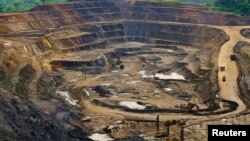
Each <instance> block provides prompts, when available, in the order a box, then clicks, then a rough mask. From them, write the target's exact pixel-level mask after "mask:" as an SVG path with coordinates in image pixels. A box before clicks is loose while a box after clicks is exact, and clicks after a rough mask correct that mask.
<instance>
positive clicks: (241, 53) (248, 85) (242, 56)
mask: <svg viewBox="0 0 250 141" xmlns="http://www.w3.org/2000/svg"><path fill="white" fill-rule="evenodd" d="M249 47H250V44H248V43H245V42H241V43H238V44H237V46H236V47H235V49H234V50H235V52H236V54H237V55H238V56H237V58H238V59H237V62H238V65H239V68H240V71H241V77H240V79H239V80H238V83H239V85H240V87H241V90H242V94H243V96H244V99H245V100H246V101H247V103H248V104H249V103H250V77H249V76H250V71H249V69H250V66H249V60H250V54H249V51H250V50H249Z"/></svg>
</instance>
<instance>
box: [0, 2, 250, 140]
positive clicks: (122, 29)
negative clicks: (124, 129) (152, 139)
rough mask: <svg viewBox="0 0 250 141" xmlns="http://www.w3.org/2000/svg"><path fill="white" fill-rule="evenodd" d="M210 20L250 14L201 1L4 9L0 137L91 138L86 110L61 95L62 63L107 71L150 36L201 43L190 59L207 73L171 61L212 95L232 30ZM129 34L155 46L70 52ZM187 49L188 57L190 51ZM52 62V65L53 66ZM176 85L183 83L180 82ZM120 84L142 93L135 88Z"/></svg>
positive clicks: (231, 20)
mask: <svg viewBox="0 0 250 141" xmlns="http://www.w3.org/2000/svg"><path fill="white" fill-rule="evenodd" d="M178 23H182V24H178ZM205 24H211V25H249V24H250V19H249V18H242V19H239V18H238V17H236V16H232V15H227V14H216V13H212V12H208V11H206V8H204V7H202V6H186V5H166V4H160V3H150V2H144V1H137V2H135V3H134V4H133V5H131V4H130V3H126V1H125V0H74V1H72V2H70V3H66V4H58V5H43V6H39V7H37V8H34V9H33V10H31V11H30V12H26V13H19V14H3V15H0V126H1V129H0V139H3V140H8V141H9V140H25V141H28V140H37V141H44V140H48V141H62V140H67V141H71V140H72V141H74V140H84V141H88V140H91V139H89V138H88V136H89V130H91V129H89V128H90V127H86V128H84V129H83V128H81V127H84V126H82V125H81V123H79V121H80V118H81V116H82V115H83V112H84V111H82V109H78V108H77V107H73V106H71V107H70V105H66V104H65V103H63V101H62V100H59V99H58V98H56V96H55V94H56V90H57V89H58V88H59V87H60V86H61V84H63V83H65V81H64V79H63V76H62V74H61V73H60V69H58V68H60V67H62V68H69V69H72V68H73V69H76V68H77V69H83V67H86V68H87V71H90V72H91V71H92V74H97V73H102V72H103V71H104V69H105V67H107V66H108V65H111V66H112V65H114V62H115V59H114V60H113V59H112V58H116V59H117V58H119V57H122V56H130V55H131V54H129V52H131V51H133V52H136V53H134V54H137V53H138V54H139V53H140V51H145V52H146V51H148V49H149V48H151V47H152V46H150V44H156V45H158V47H159V48H160V47H161V48H168V49H169V48H170V46H182V47H183V48H189V47H192V48H194V49H200V50H199V54H198V55H197V54H195V55H194V56H193V58H191V60H193V62H192V63H193V64H196V62H199V66H198V67H197V69H196V70H195V71H196V73H197V74H199V75H201V76H204V77H203V78H202V79H201V78H199V79H198V77H195V76H194V77H191V76H192V73H191V72H190V70H188V69H186V67H187V65H188V64H184V63H177V64H173V65H169V66H170V67H172V68H175V69H179V68H183V70H182V73H187V74H190V75H189V76H190V78H189V77H188V78H187V79H188V80H189V81H195V82H196V83H200V82H205V83H204V84H206V88H208V86H209V87H210V86H211V87H212V88H210V89H209V88H208V89H204V86H203V87H202V86H200V87H198V86H197V87H196V90H197V91H198V92H203V91H204V90H206V93H203V95H201V97H202V99H203V100H204V101H206V100H208V99H210V98H211V97H213V96H211V95H209V94H211V93H214V92H216V91H217V89H218V88H217V85H215V84H216V75H215V74H213V73H214V72H215V69H216V66H212V65H213V64H215V62H216V61H217V60H216V58H217V57H216V56H217V55H218V51H219V47H220V46H221V45H222V44H223V43H224V42H225V41H226V40H228V37H227V35H226V34H225V33H224V32H223V31H221V30H218V29H215V28H213V27H210V26H206V25H205ZM247 32H248V31H247ZM246 37H248V33H246ZM125 42H141V43H145V44H148V46H147V48H146V49H145V50H141V49H135V48H131V49H117V50H113V51H112V53H110V52H108V53H104V55H103V56H102V58H97V59H96V58H95V57H93V56H92V55H89V56H88V54H87V53H86V54H84V55H86V56H87V57H86V56H85V57H86V58H87V59H86V58H85V59H83V58H81V57H80V58H79V57H78V56H71V57H72V58H71V60H69V59H68V58H67V55H70V53H77V52H80V51H85V52H87V51H93V50H94V49H104V48H108V47H110V45H113V44H121V43H125ZM180 55H181V57H182V58H184V57H185V55H186V54H185V53H182V54H180ZM58 56H60V57H58ZM131 56H132V55H131ZM203 56H207V57H203ZM57 57H58V58H60V59H57ZM63 58H66V59H65V60H64V59H63ZM192 63H191V64H192ZM50 65H52V69H49V68H50V67H51V66H50ZM41 66H43V68H41ZM200 66H205V67H204V68H201V67H200ZM46 68H47V69H46ZM93 68H94V69H93ZM207 68H208V69H207ZM167 69H168V68H167ZM93 70H94V71H93ZM84 71H85V70H84ZM167 71H168V70H166V72H167ZM210 76H211V77H210ZM208 77H210V78H209V79H207V78H208ZM247 80H249V79H247ZM166 83H168V82H166ZM166 83H165V82H161V83H160V84H159V85H164V84H166ZM34 84H35V85H34ZM212 84H214V85H212ZM176 85H177V86H178V87H180V86H179V85H178V83H177V84H176ZM95 91H96V92H99V93H100V94H102V95H101V96H104V97H108V96H111V92H110V91H108V90H107V89H106V88H105V87H104V86H98V87H95ZM117 91H120V92H124V91H129V92H131V93H135V94H138V93H139V92H137V90H136V89H130V90H122V89H121V90H117ZM248 92H249V91H248ZM96 102H98V101H96ZM99 103H100V102H99ZM100 104H105V103H100ZM108 106H109V105H108ZM111 106H112V105H111ZM114 108H116V107H114ZM162 111H171V110H168V109H166V110H164V109H163V110H162ZM149 112H151V109H150V111H149ZM175 112H183V111H180V110H177V111H175ZM118 140H119V141H123V140H124V141H126V140H130V141H133V140H135V141H140V140H143V139H141V138H140V137H131V138H126V139H118Z"/></svg>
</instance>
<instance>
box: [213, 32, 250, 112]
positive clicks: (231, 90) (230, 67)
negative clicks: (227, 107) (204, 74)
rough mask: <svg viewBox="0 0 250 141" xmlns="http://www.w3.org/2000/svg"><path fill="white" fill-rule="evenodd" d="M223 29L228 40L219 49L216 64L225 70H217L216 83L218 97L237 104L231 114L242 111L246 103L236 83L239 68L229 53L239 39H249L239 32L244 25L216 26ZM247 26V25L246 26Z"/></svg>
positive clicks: (246, 40)
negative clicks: (218, 88) (218, 91)
mask: <svg viewBox="0 0 250 141" xmlns="http://www.w3.org/2000/svg"><path fill="white" fill-rule="evenodd" d="M216 28H219V29H222V30H224V31H225V32H226V33H227V34H228V36H229V37H230V40H229V41H228V42H226V43H225V44H224V45H223V46H222V47H221V50H220V54H219V58H218V66H219V67H220V66H225V68H226V69H225V71H219V72H218V83H219V87H220V97H221V98H223V99H225V100H230V101H234V102H236V103H237V104H238V105H239V106H238V108H237V110H235V111H234V112H232V113H231V114H236V113H240V112H242V111H244V110H245V109H246V105H245V104H244V103H243V102H242V100H241V99H240V97H239V95H240V93H239V86H238V83H237V78H238V76H239V69H238V67H237V64H236V62H235V61H232V60H231V59H230V55H232V54H234V51H233V49H234V47H235V46H236V44H237V43H238V42H240V41H245V42H250V39H247V38H245V37H243V36H242V35H241V33H240V31H241V30H242V29H245V28H246V27H216ZM248 28H249V27H248ZM223 76H225V77H226V81H225V82H223V80H222V77H223Z"/></svg>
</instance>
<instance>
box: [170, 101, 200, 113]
mask: <svg viewBox="0 0 250 141" xmlns="http://www.w3.org/2000/svg"><path fill="white" fill-rule="evenodd" d="M175 107H176V108H179V109H181V110H193V108H195V109H196V110H197V111H199V110H200V107H199V106H198V105H197V104H194V103H192V102H188V103H187V104H177V105H175Z"/></svg>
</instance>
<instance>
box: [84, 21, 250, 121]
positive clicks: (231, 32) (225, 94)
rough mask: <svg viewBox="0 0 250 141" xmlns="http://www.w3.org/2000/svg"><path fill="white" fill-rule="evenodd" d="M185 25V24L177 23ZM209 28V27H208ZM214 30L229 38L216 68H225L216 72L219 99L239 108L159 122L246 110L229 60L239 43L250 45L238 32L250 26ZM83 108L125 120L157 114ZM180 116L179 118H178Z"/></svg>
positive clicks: (169, 115) (164, 116) (165, 115)
mask: <svg viewBox="0 0 250 141" xmlns="http://www.w3.org/2000/svg"><path fill="white" fill-rule="evenodd" d="M178 24H186V23H178ZM208 26H209V25H208ZM210 27H214V28H218V29H221V30H223V31H225V32H226V33H227V34H228V36H229V37H230V39H229V41H227V42H226V43H224V44H223V45H222V47H221V50H220V53H219V57H218V66H225V67H226V70H225V71H223V72H220V71H219V72H218V84H219V88H220V95H219V96H220V97H221V98H222V99H225V100H230V101H234V102H236V103H237V104H238V105H239V106H238V108H237V109H236V110H235V111H233V112H230V113H226V114H220V115H211V116H194V115H191V114H184V113H183V114H174V113H161V120H162V121H164V120H169V119H190V120H191V121H193V122H197V121H202V120H215V119H220V118H224V117H226V116H230V115H235V114H238V113H241V112H243V111H244V110H245V109H246V106H245V104H244V103H243V102H242V100H241V99H240V97H239V95H240V94H239V87H238V84H237V78H238V76H239V70H238V67H237V65H236V62H235V61H231V60H230V55H231V54H234V51H233V48H234V47H235V45H236V44H237V43H238V42H240V41H245V42H249V43H250V39H248V38H245V37H243V36H242V35H241V33H240V31H241V30H242V29H246V28H250V26H232V27H231V26H210ZM223 75H226V82H223V81H222V76H223ZM86 83H87V82H86ZM84 105H85V106H84V107H85V108H86V110H87V111H89V112H90V113H96V114H97V115H99V116H102V117H113V118H119V119H121V118H126V119H144V120H154V119H155V117H156V114H157V113H150V114H146V113H145V114H140V113H129V112H124V111H121V110H116V109H109V108H106V107H100V106H96V105H93V104H91V103H90V102H89V101H84ZM178 115H181V116H178Z"/></svg>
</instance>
